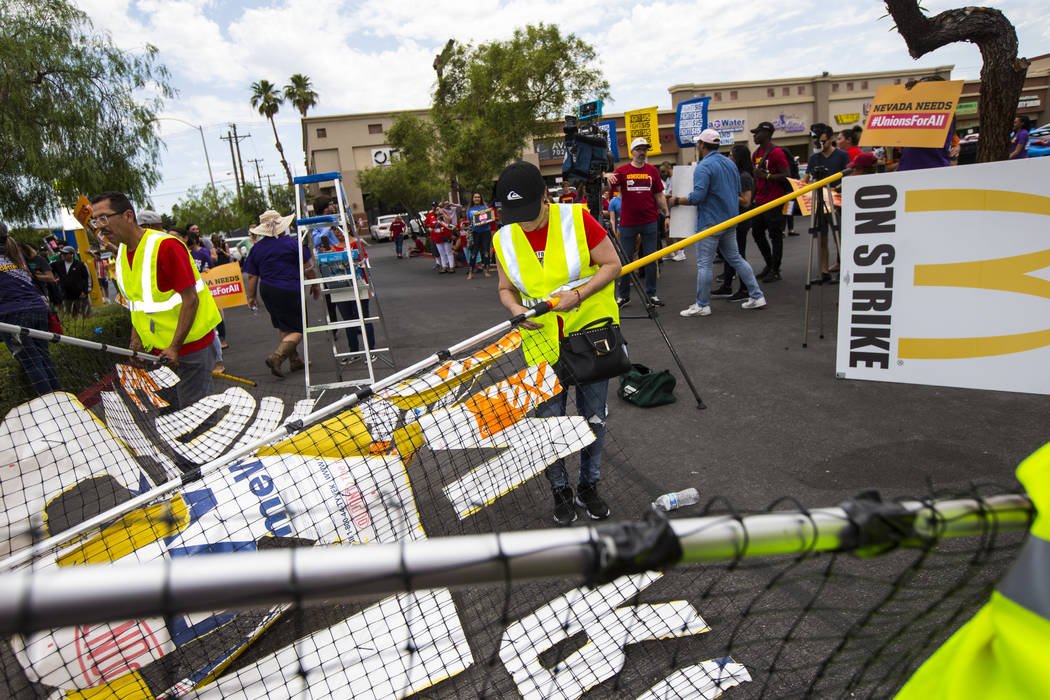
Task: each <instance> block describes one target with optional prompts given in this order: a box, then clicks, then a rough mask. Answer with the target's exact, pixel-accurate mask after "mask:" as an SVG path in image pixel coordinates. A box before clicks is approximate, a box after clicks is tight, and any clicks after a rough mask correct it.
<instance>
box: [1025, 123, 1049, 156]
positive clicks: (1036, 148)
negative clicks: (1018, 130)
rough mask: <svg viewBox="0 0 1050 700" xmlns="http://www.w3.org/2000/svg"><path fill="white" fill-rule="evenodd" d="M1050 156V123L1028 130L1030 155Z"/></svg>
mask: <svg viewBox="0 0 1050 700" xmlns="http://www.w3.org/2000/svg"><path fill="white" fill-rule="evenodd" d="M1039 156H1050V124H1043V125H1042V126H1041V127H1039V128H1038V129H1032V130H1031V131H1029V132H1028V157H1029V158H1038V157H1039Z"/></svg>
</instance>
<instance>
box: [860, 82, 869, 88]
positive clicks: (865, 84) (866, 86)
mask: <svg viewBox="0 0 1050 700" xmlns="http://www.w3.org/2000/svg"><path fill="white" fill-rule="evenodd" d="M860 89H861V90H867V89H868V81H867V80H862V81H860Z"/></svg>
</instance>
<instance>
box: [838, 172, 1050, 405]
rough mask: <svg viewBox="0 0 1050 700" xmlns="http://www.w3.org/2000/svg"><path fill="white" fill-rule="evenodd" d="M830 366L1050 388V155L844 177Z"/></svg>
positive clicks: (853, 373)
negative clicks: (835, 329)
mask: <svg viewBox="0 0 1050 700" xmlns="http://www.w3.org/2000/svg"><path fill="white" fill-rule="evenodd" d="M842 204H843V208H842V232H843V236H842V244H843V245H842V284H841V287H840V290H839V323H838V352H837V363H836V371H837V372H838V373H839V376H842V377H846V378H849V379H872V380H877V381H889V382H907V383H912V384H933V385H938V386H956V387H968V388H974V389H994V390H999V391H1021V392H1031V393H1038V394H1047V393H1050V371H1047V367H1050V236H1048V234H1047V231H1048V230H1050V227H1048V224H1050V159H1044V158H1032V159H1028V160H1022V161H1003V162H999V163H984V164H980V165H968V166H963V167H954V168H938V169H936V170H916V171H911V172H904V173H888V174H884V175H863V176H852V177H847V178H846V179H845V180H843V185H842Z"/></svg>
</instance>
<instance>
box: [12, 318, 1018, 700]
mask: <svg viewBox="0 0 1050 700" xmlns="http://www.w3.org/2000/svg"><path fill="white" fill-rule="evenodd" d="M81 356H82V358H83V365H80V366H82V367H83V368H85V369H84V371H85V372H89V373H90V375H91V376H92V377H95V376H97V378H98V381H97V382H95V387H94V391H90V392H86V393H83V394H81V397H82V398H85V403H87V404H88V405H87V406H85V403H82V402H81V401H80V400H78V399H77V397H75V396H73V395H71V394H66V393H54V394H49V395H46V396H43V397H40V398H37V399H33V400H31V401H28V402H27V403H24V404H21V405H19V406H17V407H15V408H13V409H11V410H10V412H9V413H8V414H7V415H6V417H5V419H4V422H3V425H2V428H0V453H2V459H3V462H2V464H3V465H5V467H4V469H3V470H2V471H0V488H2V498H3V503H4V517H5V522H4V528H5V529H4V537H3V538H2V540H3V541H2V544H0V547H2V548H3V549H4V551H3V557H4V559H5V560H6V561H5V563H4V565H3V566H4V567H5V572H6V571H14V572H28V573H27V577H28V578H27V579H26V580H27V581H28V583H27V586H26V589H25V594H24V595H23V596H22V599H23V602H24V603H25V605H26V607H25V608H24V610H23V611H22V612H21V613H19V614H18V615H16V616H15V617H16V618H17V619H16V621H15V622H14V623H13V626H12V628H11V629H12V631H13V632H15V633H14V634H12V635H11V636H9V637H8V638H7V639H6V640H5V641H4V643H3V644H2V645H0V658H2V660H3V670H4V687H5V688H6V689H7V694H8V695H10V696H12V697H27V698H31V697H63V696H68V697H127V698H133V697H135V698H137V697H174V696H181V695H187V696H189V697H201V698H226V697H244V698H259V697H275V698H292V697H295V698H306V697H316V698H322V697H354V698H397V697H408V696H414V695H416V696H419V697H436V698H459V697H527V698H551V697H581V696H587V697H623V698H646V699H649V698H713V697H717V696H719V695H720V694H722V693H723V692H726V691H728V695H727V697H807V696H813V697H829V696H834V697H841V696H845V695H848V694H854V695H855V696H857V697H885V696H887V695H890V694H892V693H893V692H894V691H895V690H896V689H898V688H899V687H900V685H901V684H902V683H903V682H904V681H905V680H906V679H907V677H908V676H909V675H910V673H911V672H912V671H914V669H915V668H916V667H917V666H918V665H919V664H920V663H921V662H922V661H923V660H925V659H926V658H927V657H928V656H929V655H930V654H931V653H932V651H933V650H934V649H936V648H937V646H938V645H939V644H941V643H942V642H943V641H944V640H945V639H946V638H947V636H948V635H950V634H951V633H952V632H953V631H954V630H955V629H957V628H958V627H959V626H960V625H961V624H962V623H963V622H964V621H965V620H966V619H968V618H969V617H970V616H971V615H972V613H973V612H974V611H975V610H976V609H977V608H978V607H979V606H980V605H981V604H982V603H983V601H984V600H985V599H986V598H987V596H988V594H989V592H990V590H991V587H992V585H993V584H994V582H995V581H996V580H997V579H998V578H999V577H1000V576H1001V575H1002V573H1003V571H1004V570H1005V567H1006V565H1007V564H1008V562H1009V561H1010V559H1011V557H1012V556H1013V555H1014V553H1015V552H1016V551H1017V548H1018V546H1019V544H1020V543H1021V541H1022V539H1023V536H1024V533H1023V531H1022V532H1017V531H1003V530H1001V529H1000V528H999V527H998V525H997V519H996V518H995V517H992V516H988V517H985V518H978V523H979V527H978V528H977V529H978V534H976V535H974V536H971V537H963V538H958V539H938V538H931V539H928V540H926V541H924V542H921V543H918V546H915V547H908V548H892V547H889V546H887V547H886V549H887V550H892V551H886V552H885V553H882V554H881V556H877V557H872V558H861V557H858V556H857V554H856V552H839V553H834V552H827V551H816V548H813V547H809V546H806V545H803V546H798V544H797V543H796V544H795V546H794V547H791V546H788V547H786V548H785V549H784V550H783V551H782V553H780V554H779V555H777V556H769V557H762V558H744V557H742V556H733V555H732V552H733V551H737V552H738V553H739V552H741V551H743V549H746V546H742V543H741V542H729V543H727V544H726V546H725V547H724V548H726V549H728V551H729V552H730V556H728V557H725V558H724V560H722V561H711V562H708V563H692V564H685V563H683V564H681V565H679V566H677V567H674V568H668V569H667V570H666V571H665V572H664V573H658V572H645V571H639V572H634V573H627V574H624V575H620V576H615V577H613V578H612V580H610V581H607V582H605V581H602V580H597V579H595V580H591V581H586V580H584V579H583V578H581V577H580V576H571V577H567V576H560V577H548V578H544V579H535V580H533V579H516V578H515V577H512V576H511V575H510V571H511V569H510V567H509V566H508V567H507V574H508V575H507V577H506V580H504V581H502V582H497V583H487V584H482V583H473V582H472V581H471V580H470V579H469V578H465V579H464V580H463V581H462V582H461V583H460V585H457V586H454V587H451V588H429V589H427V588H424V589H421V590H413V591H411V592H406V591H407V589H412V588H415V587H416V586H415V585H414V584H413V578H414V575H415V572H414V571H413V570H411V567H410V566H408V565H407V564H405V565H403V566H401V567H399V568H398V570H396V571H395V572H394V576H393V579H394V581H395V583H396V586H394V589H393V590H391V592H390V593H389V594H386V595H382V594H376V595H372V596H371V597H367V596H366V597H364V598H362V597H356V598H354V599H348V598H345V599H341V601H342V602H328V603H325V604H323V605H316V604H315V605H308V604H304V603H301V602H297V601H296V600H295V595H294V592H293V594H292V595H291V596H290V597H289V598H288V601H287V602H282V603H278V604H273V605H270V606H269V607H261V608H260V607H258V606H253V605H244V606H238V605H231V606H229V607H226V608H224V609H221V610H212V611H207V612H184V611H183V610H179V609H176V608H175V607H174V606H172V607H164V606H161V607H159V608H158V609H157V610H155V612H154V614H152V615H149V616H142V617H135V618H134V619H123V617H122V616H121V609H120V606H114V608H115V609H113V610H102V611H95V614H97V615H98V619H106V620H108V621H107V622H92V623H79V622H71V623H69V624H66V625H65V626H59V627H53V626H51V625H47V626H46V627H45V628H43V629H41V627H40V625H38V624H34V622H33V614H32V612H31V600H32V597H33V586H34V584H35V583H37V582H41V581H44V580H47V578H48V577H49V576H51V575H53V574H55V572H58V571H62V570H67V569H68V568H69V567H78V566H85V565H93V564H107V563H110V562H118V563H121V564H123V563H128V562H131V563H135V562H137V563H141V564H149V563H157V562H166V563H170V564H171V565H172V567H173V569H174V567H175V565H177V564H178V563H179V562H180V561H186V560H190V559H194V558H201V557H208V556H222V555H235V556H238V557H241V559H238V560H237V561H243V569H244V570H245V571H249V572H250V571H252V568H253V567H254V566H256V561H257V558H258V556H259V555H258V553H259V552H261V551H264V550H273V549H281V548H314V549H316V548H327V549H328V550H329V551H331V552H333V553H334V552H335V551H336V550H339V549H341V548H350V547H353V548H364V547H367V546H369V545H376V544H395V543H404V542H409V541H411V542H419V541H423V540H427V539H433V538H444V537H453V536H463V535H482V534H489V533H511V532H520V531H531V530H545V529H548V528H551V527H552V526H553V524H554V523H553V521H552V516H551V513H552V507H553V501H552V493H551V486H550V483H549V481H548V479H547V478H545V468H546V467H547V466H548V465H549V464H552V463H555V462H556V461H557V460H560V459H564V463H565V467H566V470H567V473H568V478H569V484H570V485H572V486H575V484H576V479H577V475H578V473H579V462H580V456H579V455H580V453H581V452H588V453H589V454H590V456H591V457H592V458H594V457H596V456H597V453H598V451H599V450H600V453H601V482H600V493H601V496H602V498H604V500H605V501H606V502H607V503H608V504H609V506H610V508H611V510H612V520H613V521H628V520H633V521H637V520H639V519H640V518H642V516H643V514H644V513H645V512H646V511H647V510H648V509H649V504H650V502H651V501H652V500H653V499H654V497H655V496H657V495H659V494H654V493H650V492H648V491H647V489H646V488H645V486H644V484H646V483H648V482H647V480H645V479H644V478H643V475H644V472H645V470H646V469H647V466H648V465H647V464H646V453H645V444H644V440H642V441H639V442H638V443H637V444H631V445H629V446H628V445H627V444H625V442H624V441H622V440H617V439H616V435H615V434H613V433H611V432H610V433H609V434H608V435H606V436H605V439H604V445H600V441H598V440H596V437H595V432H596V431H597V432H598V433H600V432H602V430H601V426H602V418H603V417H602V416H594V415H592V416H581V415H578V412H577V411H576V410H575V401H576V390H575V389H576V388H575V387H572V386H569V387H564V386H563V385H562V382H561V381H559V379H558V377H557V376H556V374H555V372H554V371H553V370H552V368H551V367H550V366H549V365H548V364H546V363H545V362H541V363H539V364H536V365H533V366H529V365H527V364H526V362H525V359H524V353H523V352H522V348H521V336H520V335H519V333H518V331H509V332H505V333H503V334H495V335H494V336H493V337H492V338H490V339H488V340H486V341H483V342H479V343H478V344H477V346H476V347H472V348H470V349H468V350H466V351H464V352H461V353H456V354H454V355H453V356H452V357H450V358H447V359H445V360H444V361H435V362H434V363H433V364H432V366H430V367H427V368H425V369H422V370H420V371H418V372H416V373H415V374H414V375H412V376H410V377H408V378H406V379H404V380H403V381H401V382H399V383H397V384H394V385H393V386H389V387H387V388H382V389H379V390H377V391H376V392H375V394H374V395H370V396H367V397H366V398H363V400H362V401H361V402H360V403H358V404H357V405H354V406H352V407H347V408H338V409H332V415H326V416H321V417H320V418H317V419H316V420H314V418H316V415H313V416H312V415H311V414H312V412H314V411H318V410H323V409H324V408H325V403H326V402H324V401H321V402H316V403H315V402H314V401H310V400H305V399H304V398H303V396H304V395H305V392H304V391H302V387H301V386H297V385H295V384H293V383H291V382H289V383H288V384H286V386H287V393H286V394H284V395H275V394H274V392H273V391H272V390H269V389H268V390H267V391H266V392H263V391H261V390H258V389H255V388H252V387H247V386H241V385H239V384H231V383H225V382H223V381H221V380H216V382H215V391H216V392H218V393H215V394H214V395H211V396H208V397H206V398H204V399H202V400H200V401H199V402H197V403H196V404H194V405H191V406H189V407H186V408H183V409H181V410H176V409H175V407H174V405H175V402H174V390H173V386H174V384H175V383H176V381H177V378H176V377H175V374H174V372H172V371H171V370H170V369H168V368H165V367H157V368H151V369H142V368H136V367H133V366H131V365H128V364H123V363H117V364H113V362H112V361H111V360H108V358H111V357H112V356H103V355H101V354H100V353H98V352H96V351H91V350H86V349H79V348H75V349H72V350H71V351H70V352H66V353H65V359H64V360H63V361H64V363H65V367H64V368H63V371H65V372H72V371H76V368H77V367H78V364H77V363H78V359H77V358H78V357H81ZM100 356H102V357H104V358H107V362H108V364H109V365H111V366H112V368H113V369H112V372H108V373H100V372H99V371H98V365H99V357H100ZM565 397H567V399H568V410H567V411H565V412H564V415H561V412H560V411H557V410H551V407H552V406H554V407H555V408H556V407H557V404H558V402H559V401H560V400H562V399H563V398H565ZM329 401H330V400H329ZM539 416H547V417H539ZM304 418H305V419H307V420H306V422H305V424H304V425H301V426H300V425H298V424H297V423H296V421H299V420H303V419H304ZM286 424H290V426H291V427H289V428H288V429H287V430H283V429H282V425H286ZM264 438H269V439H268V440H267V444H266V445H265V446H263V447H260V448H257V449H256V448H253V449H252V450H250V451H249V452H248V454H246V455H243V456H236V454H235V453H236V452H237V451H238V450H242V451H243V448H245V447H246V446H249V445H252V444H253V443H256V442H258V441H260V440H263V439H264ZM995 493H996V492H995V491H994V490H992V489H983V490H978V491H977V492H973V493H967V494H941V493H938V494H935V495H936V496H937V497H938V498H945V497H955V496H958V497H967V498H976V499H977V500H978V502H980V501H981V499H982V498H987V497H989V496H991V495H994V494H995ZM143 494H146V495H143ZM850 495H852V494H842V496H843V497H844V498H845V497H847V496H850ZM929 496H931V497H932V495H929ZM820 505H832V504H820ZM772 510H773V511H775V512H781V511H785V512H786V511H793V512H801V513H802V517H803V518H805V517H808V516H806V511H805V510H804V509H801V508H800V506H799V505H798V504H795V503H786V502H785V503H778V504H775V505H774V506H773V507H772ZM577 513H578V515H579V517H580V521H579V523H578V524H588V523H592V521H590V520H589V518H588V517H587V511H586V509H585V508H583V507H578V508H577ZM672 515H673V516H674V518H675V519H677V518H679V517H685V516H689V517H690V518H696V517H698V516H701V515H704V516H717V517H711V518H709V519H707V520H705V521H697V522H708V523H718V522H738V523H742V522H743V519H742V518H743V515H744V514H742V513H737V512H736V511H734V510H733V509H732V507H731V506H730V505H728V504H726V503H725V502H723V501H721V500H716V501H714V502H712V503H709V504H708V505H707V506H706V507H705V508H702V509H701V507H696V508H692V509H688V510H683V511H679V512H676V513H673V514H672ZM844 524H848V520H846V519H844ZM744 540H746V535H745V537H744ZM789 540H790V538H789ZM743 544H744V545H746V541H745V542H744V543H743ZM877 544H878V543H867V545H866V546H868V547H869V548H870V549H877V548H878V547H877V546H873V545H877ZM789 545H790V541H789ZM544 546H545V542H544V538H543V537H539V536H538V537H537V538H536V551H537V552H541V551H543V550H544ZM485 556H486V557H487V558H489V559H492V560H495V561H497V562H499V561H501V556H502V555H501V553H500V552H499V551H497V552H496V553H495V554H492V555H485ZM578 568H579V567H578ZM112 581H113V585H114V586H119V585H120V583H121V581H120V580H119V577H118V576H116V575H114V578H113V579H112ZM200 584H201V585H211V586H213V587H216V588H220V589H221V588H223V587H224V586H226V585H227V584H226V583H225V582H224V579H223V577H222V571H217V572H216V574H215V580H214V581H201V582H200ZM165 585H166V584H164V583H163V582H160V583H158V586H161V587H163V586H165ZM295 585H296V582H295V581H294V580H292V581H290V582H289V586H290V587H291V588H292V589H293V591H294V587H295ZM398 590H400V591H401V592H397V591H398ZM345 593H347V594H348V595H349V594H352V593H353V591H346V592H345ZM69 595H70V598H71V599H76V597H77V591H76V590H71V591H70V593H69ZM230 595H233V596H234V597H235V595H236V592H233V593H232V594H230ZM94 693H98V694H97V695H96V694H94Z"/></svg>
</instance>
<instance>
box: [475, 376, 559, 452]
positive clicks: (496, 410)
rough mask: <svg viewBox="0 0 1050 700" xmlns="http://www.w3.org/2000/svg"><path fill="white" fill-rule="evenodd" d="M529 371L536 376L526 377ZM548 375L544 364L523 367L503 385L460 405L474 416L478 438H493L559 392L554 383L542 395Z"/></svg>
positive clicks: (501, 383) (556, 382) (491, 388)
mask: <svg viewBox="0 0 1050 700" xmlns="http://www.w3.org/2000/svg"><path fill="white" fill-rule="evenodd" d="M530 371H535V372H536V374H535V376H534V377H530V376H529V372H530ZM549 371H550V366H549V365H548V364H547V363H546V362H541V363H540V364H539V365H537V366H536V367H526V368H525V369H523V370H521V371H520V372H518V373H517V374H515V375H513V376H510V377H508V378H507V379H506V381H503V382H500V383H499V384H498V385H496V386H494V387H489V388H488V389H487V390H485V391H484V392H483V393H481V394H477V395H475V396H472V397H470V398H469V399H467V401H465V402H464V404H463V405H464V407H465V408H466V409H467V410H468V411H470V412H471V413H473V414H474V419H475V420H476V421H477V422H478V432H479V433H480V435H481V437H483V438H488V437H492V436H493V435H495V434H496V433H498V432H500V431H501V430H504V429H506V428H509V427H510V426H512V425H514V424H515V423H517V422H518V421H520V420H521V419H522V418H524V417H525V414H527V413H528V412H529V411H530V410H532V409H533V408H535V407H536V406H539V405H540V404H541V403H543V402H544V401H546V400H547V399H549V398H551V397H552V396H554V395H555V394H557V393H558V392H559V391H561V386H560V385H559V384H558V380H556V379H555V380H554V387H553V388H552V390H551V393H549V394H548V393H546V392H544V391H543V389H542V387H543V379H544V377H545V376H546V373H547V372H549Z"/></svg>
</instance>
